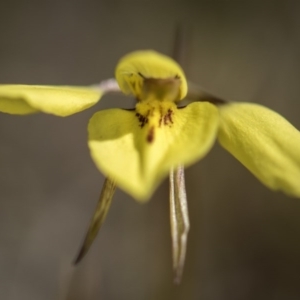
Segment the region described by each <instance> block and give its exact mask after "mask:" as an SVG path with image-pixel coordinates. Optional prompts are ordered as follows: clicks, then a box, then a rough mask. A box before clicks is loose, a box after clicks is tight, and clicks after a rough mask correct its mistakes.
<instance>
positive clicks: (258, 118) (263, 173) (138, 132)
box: [0, 51, 300, 281]
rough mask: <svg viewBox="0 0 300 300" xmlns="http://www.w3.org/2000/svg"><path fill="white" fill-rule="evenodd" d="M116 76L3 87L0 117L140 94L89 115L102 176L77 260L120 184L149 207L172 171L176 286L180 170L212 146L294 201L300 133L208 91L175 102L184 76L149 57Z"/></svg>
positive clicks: (183, 222) (180, 253)
mask: <svg viewBox="0 0 300 300" xmlns="http://www.w3.org/2000/svg"><path fill="white" fill-rule="evenodd" d="M116 80H117V83H118V86H116V82H115V81H106V82H103V84H100V86H99V87H96V88H95V87H82V88H74V87H46V86H24V85H2V86H0V111H2V112H6V113H11V114H28V113H33V112H37V111H42V112H46V113H52V114H55V115H58V116H67V115H70V114H73V113H76V112H79V111H81V110H84V109H86V108H88V107H90V106H92V105H94V104H96V103H97V102H98V100H99V99H100V97H101V96H102V95H103V94H104V93H106V92H110V91H116V90H121V91H122V92H123V93H124V94H127V95H133V96H134V97H135V98H136V101H137V102H136V106H135V108H134V109H131V110H126V109H108V110H103V111H99V112H97V113H96V114H94V116H93V117H92V118H91V119H90V122H89V125H88V135H89V136H88V145H89V148H90V151H91V156H92V158H93V160H94V162H95V164H96V166H97V167H98V168H99V170H100V171H101V172H103V174H105V176H106V177H107V179H106V181H105V183H104V187H103V190H102V193H101V196H100V200H99V203H98V206H97V209H96V213H95V215H94V217H93V219H92V222H91V225H90V228H89V231H88V234H87V236H86V239H85V241H84V244H83V247H82V249H81V251H80V253H79V255H78V257H77V260H76V261H79V260H80V259H81V258H82V257H83V256H84V254H85V253H86V252H87V250H88V249H89V247H90V245H91V244H92V242H93V240H94V238H95V236H96V234H97V232H98V230H99V228H100V225H101V223H102V222H103V221H104V219H105V216H106V213H107V210H108V208H109V205H110V202H111V199H112V197H113V194H114V191H115V188H116V186H118V187H120V188H121V189H123V190H124V191H126V192H127V193H129V194H130V195H132V196H133V197H134V198H135V199H137V200H138V201H146V200H148V199H149V198H150V197H151V195H152V193H153V192H154V190H155V188H156V187H157V186H158V184H159V183H160V182H161V181H162V180H163V179H164V178H165V177H166V176H167V175H168V173H169V174H170V206H171V230H172V240H173V265H174V269H175V272H176V280H177V281H179V280H180V276H181V273H182V268H183V263H184V258H185V249H186V240H187V233H188V230H189V220H188V212H187V202H186V193H185V186H184V173H183V168H184V167H188V166H189V165H191V164H194V163H196V162H197V161H199V160H200V159H202V158H203V157H204V156H205V155H206V154H207V153H208V151H209V150H210V149H211V147H212V146H213V144H214V142H215V140H218V141H219V142H220V144H221V145H222V146H223V147H224V148H225V149H226V150H227V151H229V152H230V153H231V154H232V155H234V156H235V157H236V158H237V159H238V160H239V161H240V162H241V163H242V164H243V165H245V167H246V168H248V169H249V170H250V171H251V172H252V173H253V174H254V175H255V176H256V177H257V178H258V179H259V180H260V181H261V182H262V183H263V184H265V185H266V186H267V187H269V188H270V189H272V190H280V191H283V192H285V193H286V194H288V195H290V196H294V197H300V132H299V131H298V130H297V129H296V128H295V127H293V126H292V125H291V124H290V123H289V122H288V121H286V120H285V119H284V118H283V117H282V116H280V115H279V114H277V113H275V112H274V111H272V110H270V109H268V108H266V107H263V106H260V105H257V104H251V103H225V102H223V101H216V99H214V98H211V97H210V96H209V95H207V94H205V93H204V94H202V96H201V97H200V98H199V99H198V101H194V102H191V103H189V104H188V105H186V106H180V103H181V100H183V99H185V98H186V96H187V95H188V96H189V94H188V84H187V80H186V78H185V75H184V72H183V70H182V69H181V67H180V66H179V65H178V64H177V63H176V62H175V61H174V60H172V59H171V58H169V57H167V56H165V55H162V54H159V53H157V52H154V51H137V52H133V53H131V54H128V55H126V56H125V57H123V58H122V59H121V60H120V62H119V63H118V65H117V67H116ZM218 102H220V103H218ZM219 104H220V105H219Z"/></svg>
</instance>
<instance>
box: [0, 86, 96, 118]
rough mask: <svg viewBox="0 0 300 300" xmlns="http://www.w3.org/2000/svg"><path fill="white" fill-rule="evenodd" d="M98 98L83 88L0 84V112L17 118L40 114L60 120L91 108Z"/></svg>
mask: <svg viewBox="0 0 300 300" xmlns="http://www.w3.org/2000/svg"><path fill="white" fill-rule="evenodd" d="M101 95H102V92H100V91H99V90H98V91H97V90H93V89H91V88H84V87H69V86H57V87H55V86H36V85H0V111H1V112H5V113H9V114H18V115H26V114H30V113H35V112H39V111H41V112H45V113H49V114H54V115H57V116H61V117H64V116H69V115H72V114H75V113H77V112H80V111H82V110H85V109H87V108H89V107H91V106H93V105H94V104H96V103H97V102H98V101H99V99H100V97H101Z"/></svg>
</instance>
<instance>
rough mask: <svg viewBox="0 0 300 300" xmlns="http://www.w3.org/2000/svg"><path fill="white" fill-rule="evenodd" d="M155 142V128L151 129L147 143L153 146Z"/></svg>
mask: <svg viewBox="0 0 300 300" xmlns="http://www.w3.org/2000/svg"><path fill="white" fill-rule="evenodd" d="M153 141H154V127H153V126H152V127H150V129H149V132H148V134H147V142H148V143H149V144H151V143H152V142H153Z"/></svg>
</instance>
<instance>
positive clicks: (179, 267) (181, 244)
mask: <svg viewBox="0 0 300 300" xmlns="http://www.w3.org/2000/svg"><path fill="white" fill-rule="evenodd" d="M170 221H171V235H172V251H173V269H174V276H175V277H174V282H175V283H177V284H178V283H180V281H181V277H182V272H183V267H184V262H185V255H186V247H187V237H188V232H189V229H190V222H189V214H188V205H187V198H186V191H185V180H184V167H183V166H178V167H177V168H176V169H175V170H174V169H171V171H170Z"/></svg>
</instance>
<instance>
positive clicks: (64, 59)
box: [0, 0, 300, 300]
mask: <svg viewBox="0 0 300 300" xmlns="http://www.w3.org/2000/svg"><path fill="white" fill-rule="evenodd" d="M299 14H300V2H298V1H283V0H282V1H221V0H219V1H200V0H199V1H187V0H185V1H183V0H182V1H160V0H151V1H150V0H140V1H132V0H126V1H125V0H110V1H108V0H107V1H104V0H98V1H83V0H81V1H80V0H78V1H66V0H60V1H58V0H52V1H37V0H32V1H21V0H15V1H3V2H1V10H0V70H1V71H0V82H1V83H27V84H58V85H61V84H62V85H89V84H92V83H97V82H99V81H101V80H103V79H106V78H110V77H112V76H113V74H114V67H115V65H116V63H117V61H118V59H119V58H120V57H121V56H122V55H124V54H126V53H127V52H129V51H132V50H137V49H155V50H158V51H160V52H162V53H165V54H169V55H171V54H172V52H173V44H174V32H175V28H176V26H177V25H178V24H183V25H184V26H186V27H187V28H188V33H189V39H187V43H188V49H189V54H188V61H187V63H188V65H187V68H186V72H187V74H188V75H189V78H190V79H191V80H192V81H194V82H196V83H199V84H200V85H202V86H203V87H205V88H206V89H207V90H209V91H211V92H213V93H214V94H216V95H218V96H219V97H222V98H225V99H228V100H234V101H243V102H257V103H261V104H263V105H266V106H268V107H270V108H272V109H273V110H275V111H277V112H279V113H280V114H282V115H283V116H285V117H286V118H287V119H288V120H289V121H290V122H291V123H292V124H294V125H295V126H296V127H297V128H300V117H299V112H300V84H299V78H300V55H299V53H300V18H299ZM133 104H134V101H133V99H129V98H128V99H126V98H125V97H122V96H116V95H108V96H105V97H104V98H103V99H102V101H101V102H100V103H99V104H98V105H97V106H96V107H93V108H91V109H89V110H87V111H85V112H82V113H80V114H76V115H74V116H71V117H68V118H58V117H54V116H50V115H45V114H36V115H32V116H27V117H18V116H11V115H6V114H0V299H3V300H19V299H22V300H53V299H59V300H83V299H84V300H94V299H105V300H110V299H138V300H144V299H145V300H150V299H155V300H165V299H172V300H173V299H175V300H177V299H189V300H194V299H195V300H196V299H197V300H198V299H203V300H234V299H245V300H248V299H249V300H252V299H276V300H293V299H299V298H300V286H299V279H300V276H299V268H300V218H299V216H300V201H299V199H293V198H288V197H286V196H284V195H283V194H281V193H273V192H271V191H269V190H268V189H267V188H265V187H264V186H263V185H262V184H261V183H260V182H258V180H256V179H255V178H254V177H253V176H252V175H251V174H250V173H249V172H248V171H247V170H246V169H245V168H244V167H243V166H242V165H241V164H240V163H239V162H237V161H236V160H235V159H234V158H232V157H231V155H230V154H228V153H227V152H225V151H224V150H223V149H222V148H221V147H219V145H217V144H216V145H215V147H214V149H213V151H212V152H211V153H210V154H209V155H208V156H207V157H206V158H205V159H204V160H202V161H200V162H199V163H198V164H196V165H194V166H192V167H190V168H189V169H188V170H187V171H186V180H187V192H188V202H189V210H190V221H191V231H190V235H189V244H188V250H187V259H186V266H185V270H184V276H183V280H182V284H181V285H179V286H175V285H173V274H172V260H171V240H170V225H169V199H168V183H167V181H166V182H164V183H163V184H162V185H161V186H160V188H159V189H158V190H157V192H156V193H155V195H154V196H153V198H152V199H151V201H150V202H149V203H147V204H144V205H142V204H139V203H137V202H136V201H135V200H133V199H132V198H131V197H130V196H128V195H126V194H125V193H123V192H122V191H119V190H118V191H117V193H116V195H115V197H114V201H113V204H112V207H111V210H110V212H109V214H108V217H107V220H106V222H105V224H104V226H103V227H102V229H101V232H100V234H99V236H98V238H97V240H96V242H95V243H94V245H93V246H92V249H91V251H90V252H89V253H88V255H87V256H86V257H85V259H84V260H83V261H82V262H81V263H80V264H79V265H78V266H77V267H73V265H72V261H73V260H74V258H75V256H76V254H77V252H78V250H79V247H80V245H81V243H82V240H83V237H84V235H85V233H86V230H87V227H88V224H89V221H90V218H91V216H92V214H93V212H94V208H95V206H96V203H97V201H98V196H99V194H100V190H101V187H102V183H103V179H104V178H103V176H102V175H101V174H100V172H98V170H97V169H96V167H95V166H94V164H93V162H92V161H91V158H90V156H89V151H88V148H87V144H86V139H87V132H86V126H87V122H88V120H89V118H90V117H91V116H92V114H93V113H94V112H96V111H98V110H100V109H105V108H107V107H132V106H133ZM299 184H300V180H299Z"/></svg>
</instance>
